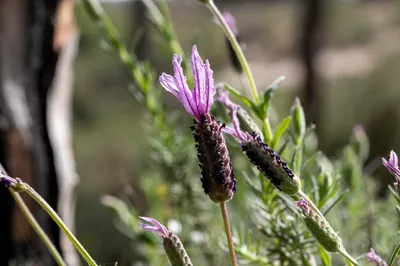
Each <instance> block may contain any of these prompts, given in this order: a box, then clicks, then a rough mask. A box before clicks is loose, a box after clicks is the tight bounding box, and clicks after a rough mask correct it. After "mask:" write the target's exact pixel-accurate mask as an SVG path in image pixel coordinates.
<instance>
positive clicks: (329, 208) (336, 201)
mask: <svg viewBox="0 0 400 266" xmlns="http://www.w3.org/2000/svg"><path fill="white" fill-rule="evenodd" d="M349 191H350V190H348V189H346V190H345V191H343V192H342V193H340V195H339V197H338V198H337V199H336V200H334V201H333V202H332V204H331V205H330V206H329V207H327V208H326V210H325V211H323V214H324V215H327V214H328V212H329V211H330V210H331V209H332V208H333V207H335V205H336V204H338V203H339V202H340V201H341V200H342V199H343V198H344V197H345V196H346V194H347V193H349Z"/></svg>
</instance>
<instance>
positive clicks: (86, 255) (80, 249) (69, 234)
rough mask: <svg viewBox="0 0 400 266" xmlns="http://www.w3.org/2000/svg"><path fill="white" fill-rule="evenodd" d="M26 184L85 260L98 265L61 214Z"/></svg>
mask: <svg viewBox="0 0 400 266" xmlns="http://www.w3.org/2000/svg"><path fill="white" fill-rule="evenodd" d="M23 185H24V186H25V188H26V189H25V192H26V193H27V194H28V195H29V196H31V197H32V199H34V200H35V201H36V202H37V203H38V204H39V205H40V206H41V207H42V208H43V209H44V210H45V211H46V212H47V214H48V215H49V216H50V217H51V218H52V219H53V221H54V222H55V223H56V224H57V225H58V226H59V227H60V229H61V230H62V231H63V232H64V233H65V235H66V236H67V237H68V238H69V240H70V241H71V242H72V243H73V244H74V246H75V248H76V249H77V250H78V252H79V253H80V254H81V255H82V257H83V258H84V259H85V261H86V262H87V263H88V265H90V266H97V263H96V262H95V261H94V259H92V257H91V256H90V255H89V253H88V252H87V251H86V249H85V248H84V247H83V246H82V244H81V243H80V242H79V241H78V239H76V237H75V236H74V234H72V232H71V231H70V230H69V229H68V227H67V226H66V225H65V224H64V222H63V221H62V220H61V218H60V216H58V214H57V213H56V212H55V211H54V210H53V208H52V207H51V206H50V205H49V204H48V203H47V202H46V201H45V200H44V199H43V198H42V197H41V196H40V195H39V194H38V193H37V192H36V191H35V190H34V189H33V188H32V187H31V186H29V185H28V184H26V183H23Z"/></svg>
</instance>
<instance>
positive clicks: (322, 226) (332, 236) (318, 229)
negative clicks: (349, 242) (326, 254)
mask: <svg viewBox="0 0 400 266" xmlns="http://www.w3.org/2000/svg"><path fill="white" fill-rule="evenodd" d="M296 205H297V206H298V207H300V208H301V210H302V213H303V220H304V222H305V224H306V226H307V228H308V230H310V232H311V233H312V235H313V236H314V237H315V238H316V239H317V241H318V242H319V243H320V244H321V246H323V247H324V249H326V250H327V251H330V252H337V251H339V250H340V249H342V248H343V246H342V240H341V238H340V237H339V236H338V235H337V234H336V232H335V231H334V230H333V228H332V227H331V226H330V224H329V223H328V221H327V220H325V218H324V217H321V216H320V215H319V214H318V213H316V212H315V211H314V210H313V209H312V208H310V207H309V206H308V203H307V201H306V200H305V199H303V198H300V200H299V201H298V202H297V203H296Z"/></svg>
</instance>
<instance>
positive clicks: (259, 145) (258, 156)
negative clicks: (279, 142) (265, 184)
mask: <svg viewBox="0 0 400 266" xmlns="http://www.w3.org/2000/svg"><path fill="white" fill-rule="evenodd" d="M241 146H242V150H243V151H244V152H245V154H246V156H247V157H248V158H249V160H250V161H251V162H252V163H253V164H254V165H255V166H257V168H258V170H260V171H261V172H262V173H263V174H264V175H265V176H266V177H267V178H268V179H269V180H270V181H271V183H272V184H273V185H274V186H275V187H277V188H278V189H279V190H281V191H282V192H284V193H286V194H288V195H296V194H297V193H298V192H299V190H300V187H301V182H300V178H299V177H298V176H296V175H295V174H294V172H293V171H292V170H291V169H290V168H289V167H288V165H287V163H286V162H285V161H283V160H282V159H281V157H280V156H279V155H278V154H276V153H275V152H274V151H273V150H272V149H271V148H270V147H269V146H268V145H267V144H266V143H265V142H262V140H261V138H260V136H259V135H257V134H256V133H253V134H252V135H251V136H249V137H248V138H247V140H243V141H242V144H241Z"/></svg>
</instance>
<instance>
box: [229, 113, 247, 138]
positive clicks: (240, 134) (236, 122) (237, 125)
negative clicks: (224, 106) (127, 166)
mask: <svg viewBox="0 0 400 266" xmlns="http://www.w3.org/2000/svg"><path fill="white" fill-rule="evenodd" d="M237 111H238V107H237V106H235V107H234V108H233V110H232V123H233V128H234V129H235V132H236V137H237V138H238V139H240V140H241V141H246V140H248V134H246V133H244V132H243V131H242V130H241V129H240V122H239V119H238V117H237Z"/></svg>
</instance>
